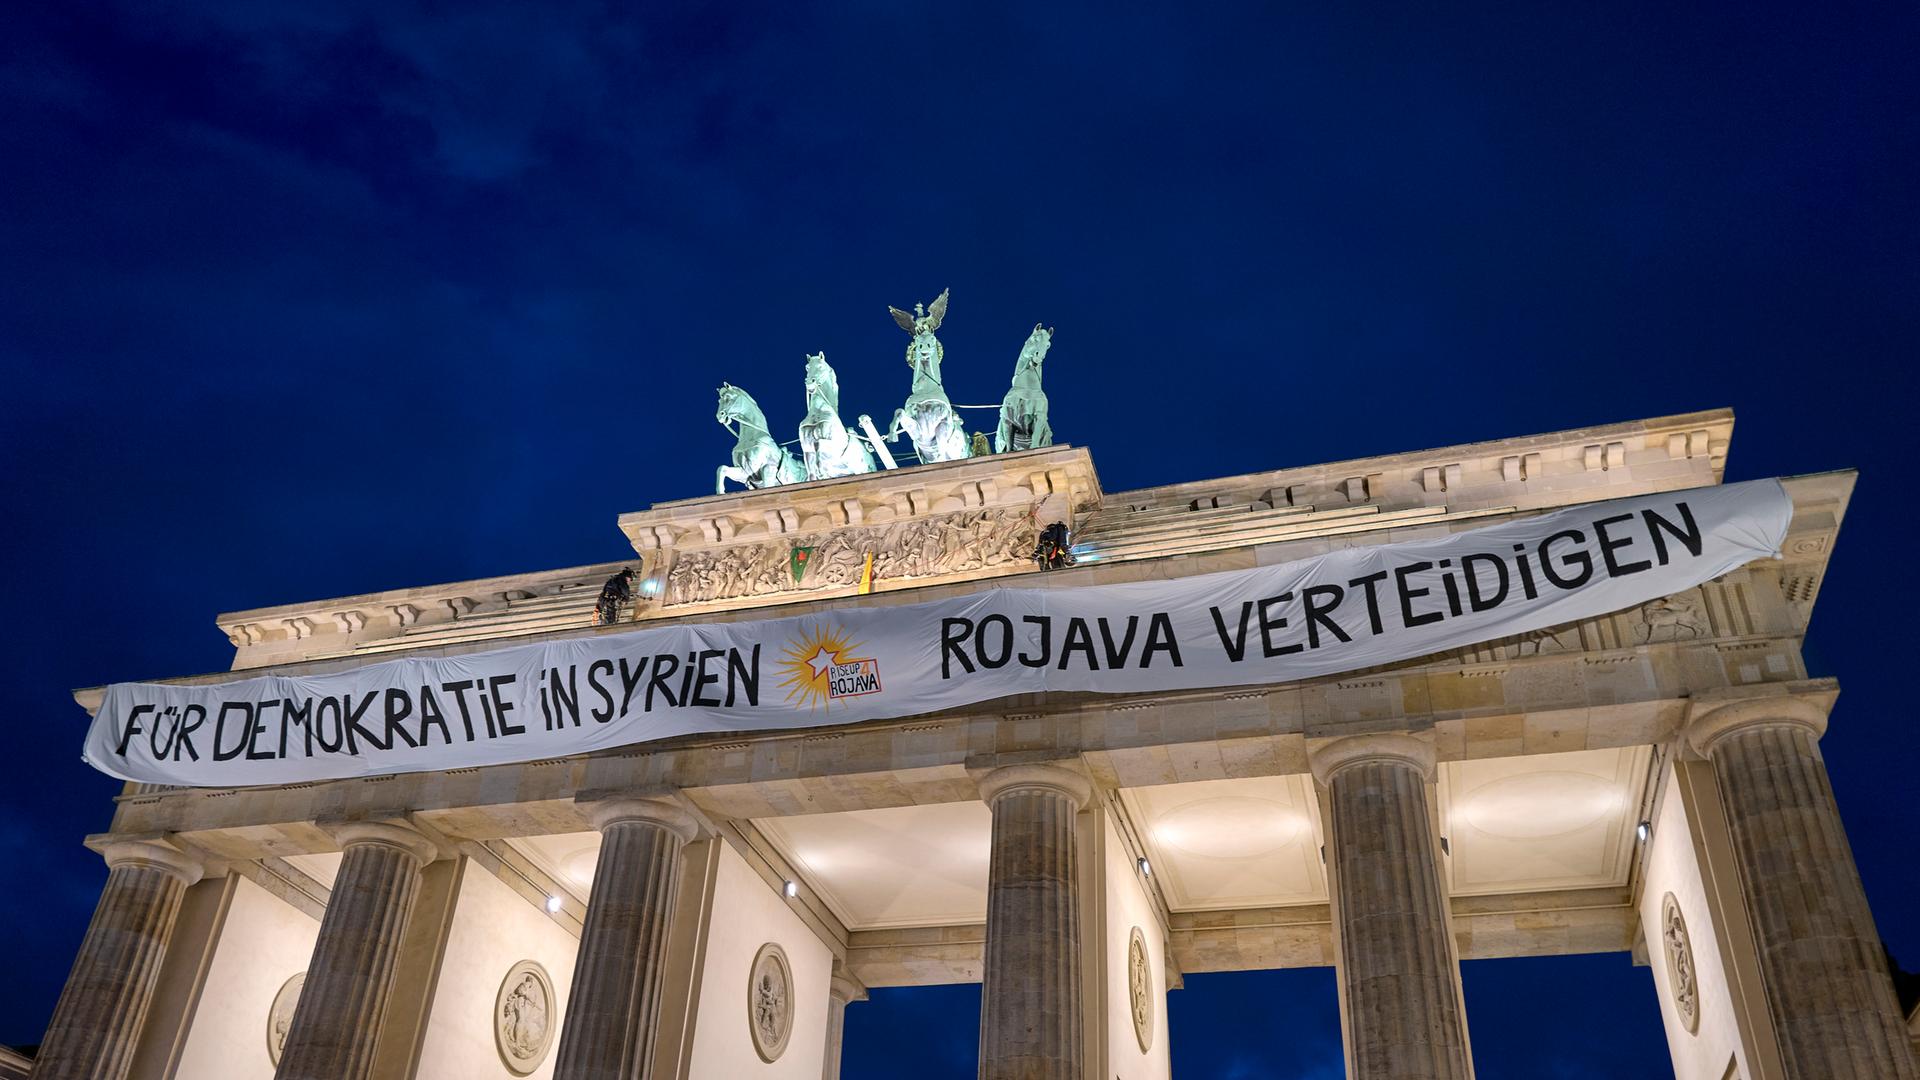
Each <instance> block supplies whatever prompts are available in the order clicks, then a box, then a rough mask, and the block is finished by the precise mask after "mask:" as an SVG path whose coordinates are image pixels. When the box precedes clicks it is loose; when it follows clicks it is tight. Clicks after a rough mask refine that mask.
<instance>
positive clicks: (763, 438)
mask: <svg viewBox="0 0 1920 1080" xmlns="http://www.w3.org/2000/svg"><path fill="white" fill-rule="evenodd" d="M719 392H720V408H719V409H718V410H717V411H716V412H715V413H714V416H713V418H714V419H715V420H718V421H719V422H720V426H721V427H723V428H726V429H727V430H728V431H730V432H732V433H733V434H734V443H733V464H732V465H722V466H720V470H719V472H718V473H716V474H715V476H714V482H713V491H714V494H716V495H721V494H725V493H726V490H727V481H729V480H732V481H733V482H734V483H737V484H741V485H744V486H746V487H749V488H770V487H775V486H778V485H780V484H794V483H798V482H800V481H801V480H804V479H806V473H805V471H804V470H802V469H801V467H800V463H799V462H798V461H795V460H794V457H793V455H792V454H789V453H787V451H786V448H785V447H782V446H781V445H780V444H779V443H777V442H775V441H774V438H773V434H772V432H770V431H768V430H767V414H766V413H763V412H761V411H760V406H759V405H758V404H757V403H756V402H755V401H754V400H753V395H751V394H749V393H747V392H746V391H745V390H742V389H740V388H739V387H737V386H734V385H733V384H732V383H721V384H720V391H719Z"/></svg>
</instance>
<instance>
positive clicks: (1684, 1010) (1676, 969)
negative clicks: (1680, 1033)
mask: <svg viewBox="0 0 1920 1080" xmlns="http://www.w3.org/2000/svg"><path fill="white" fill-rule="evenodd" d="M1660 922H1661V928H1660V940H1661V943H1662V944H1663V945H1665V946H1666V954H1667V977H1668V981H1669V982H1670V983H1671V984H1672V985H1671V986H1670V987H1669V990H1670V991H1671V992H1672V995H1673V1007H1674V1010H1675V1011H1677V1012H1678V1013H1679V1014H1680V1021H1681V1023H1683V1024H1685V1025H1686V1028H1687V1030H1688V1031H1693V1030H1696V1029H1697V1028H1698V1026H1699V1024H1700V983H1699V977H1698V976H1697V975H1696V973H1695V972H1694V968H1693V943H1692V942H1691V941H1690V940H1688V938H1687V920H1686V917H1685V916H1684V915H1682V914H1681V913H1680V902H1679V901H1678V900H1677V899H1675V898H1674V895H1673V894H1672V893H1668V894H1667V895H1666V898H1665V900H1664V901H1662V903H1661V912H1660Z"/></svg>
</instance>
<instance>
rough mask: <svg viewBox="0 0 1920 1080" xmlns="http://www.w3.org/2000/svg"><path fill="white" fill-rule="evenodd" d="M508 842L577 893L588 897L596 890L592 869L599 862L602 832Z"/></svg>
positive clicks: (566, 834) (518, 839)
mask: <svg viewBox="0 0 1920 1080" xmlns="http://www.w3.org/2000/svg"><path fill="white" fill-rule="evenodd" d="M508 842H509V843H511V844H512V845H513V846H514V848H515V849H516V850H518V851H519V852H520V854H522V855H525V856H526V857H527V858H528V859H529V860H531V861H532V863H533V864H534V865H535V866H537V867H539V868H540V869H541V870H543V871H545V872H546V874H547V876H548V877H550V878H552V879H553V880H555V881H557V882H559V883H560V886H561V887H562V888H564V889H567V890H569V891H570V892H572V893H573V895H574V896H576V897H579V898H580V899H582V900H585V899H586V898H587V896H588V895H589V894H590V893H592V892H593V868H594V867H595V866H596V865H598V864H599V862H600V834H599V833H597V832H577V833H558V834H555V835H552V836H523V837H519V838H517V839H514V840H510V841H508Z"/></svg>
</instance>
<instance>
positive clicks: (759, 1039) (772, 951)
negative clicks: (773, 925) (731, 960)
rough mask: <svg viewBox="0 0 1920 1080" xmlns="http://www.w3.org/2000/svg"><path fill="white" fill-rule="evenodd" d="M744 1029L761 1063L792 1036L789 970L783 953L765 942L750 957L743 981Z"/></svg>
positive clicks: (791, 982)
mask: <svg viewBox="0 0 1920 1080" xmlns="http://www.w3.org/2000/svg"><path fill="white" fill-rule="evenodd" d="M747 1030H748V1031H750V1032H752V1033H753V1048H754V1050H756V1051H758V1052H759V1054H760V1060H761V1061H767V1062H771V1061H773V1060H775V1059H776V1058H778V1057H779V1056H780V1055H781V1053H782V1052H784V1051H785V1050H786V1048H787V1036H789V1035H791V1034H793V969H792V968H790V967H788V966H787V953H786V950H784V949H782V948H781V947H780V946H778V945H776V944H774V943H773V942H771V941H769V942H767V943H766V944H765V945H762V946H760V951H759V952H758V953H756V954H754V957H753V970H752V972H751V973H750V974H749V976H748V978H747Z"/></svg>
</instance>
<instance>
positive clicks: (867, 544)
mask: <svg viewBox="0 0 1920 1080" xmlns="http://www.w3.org/2000/svg"><path fill="white" fill-rule="evenodd" d="M1038 536H1039V530H1038V528H1037V526H1036V525H1035V524H1034V519H1033V513H1032V511H1031V510H1030V509H1028V508H1026V507H1022V508H1019V509H1004V510H965V511H960V512H958V513H951V514H941V515H937V516H934V517H927V518H915V519H913V520H911V521H901V522H896V523H893V524H889V525H874V526H863V527H862V526H856V527H851V528H843V529H838V530H835V531H834V532H831V533H825V534H818V535H815V536H812V537H804V536H803V537H795V538H793V539H792V540H790V541H787V540H776V541H768V542H765V543H758V544H737V545H734V546H732V547H726V548H716V549H706V550H696V551H687V552H681V553H679V554H678V555H677V556H676V557H675V559H674V561H673V566H672V568H671V569H669V570H668V571H667V579H666V589H665V601H666V603H667V604H668V605H669V606H672V605H675V604H700V603H708V602H711V601H715V600H732V599H738V598H741V597H753V596H772V595H777V594H780V593H795V592H816V591H824V590H829V589H843V588H848V587H852V586H856V585H859V584H860V582H861V579H862V577H863V576H864V575H865V574H866V572H867V558H868V556H872V558H873V580H875V581H899V580H902V579H911V578H931V577H947V576H951V575H955V574H965V573H971V572H977V571H981V570H993V569H998V568H1001V567H1009V566H1014V565H1017V564H1020V563H1023V562H1026V561H1027V560H1029V559H1031V558H1032V556H1033V549H1034V544H1035V543H1036V542H1037V539H1038Z"/></svg>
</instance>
